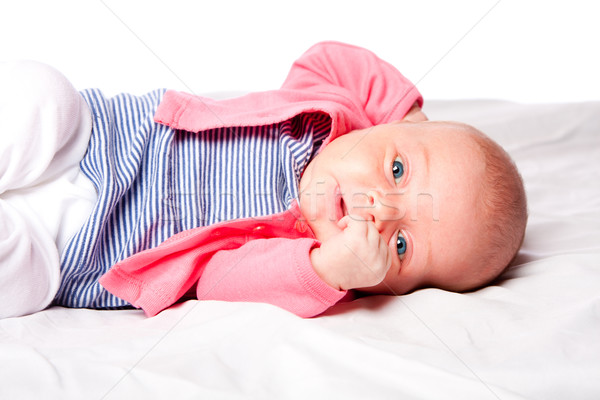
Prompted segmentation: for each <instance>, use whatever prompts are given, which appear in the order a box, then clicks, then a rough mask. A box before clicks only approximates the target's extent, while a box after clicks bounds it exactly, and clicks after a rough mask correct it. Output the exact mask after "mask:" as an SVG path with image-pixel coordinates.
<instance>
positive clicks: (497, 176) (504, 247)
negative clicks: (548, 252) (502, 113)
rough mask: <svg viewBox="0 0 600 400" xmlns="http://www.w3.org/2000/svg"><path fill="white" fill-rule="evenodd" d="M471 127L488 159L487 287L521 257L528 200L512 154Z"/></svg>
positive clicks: (484, 256) (485, 189) (482, 254)
mask: <svg viewBox="0 0 600 400" xmlns="http://www.w3.org/2000/svg"><path fill="white" fill-rule="evenodd" d="M469 128H470V129H469V131H471V133H472V135H471V136H472V138H473V140H474V141H475V143H476V144H477V146H478V147H479V149H480V150H481V152H482V154H483V156H484V159H485V182H484V183H483V185H482V190H481V192H480V200H481V202H482V206H483V207H482V210H481V216H482V219H483V221H484V231H483V245H482V247H483V248H482V249H481V252H480V258H479V261H480V265H482V266H484V267H483V268H482V269H481V270H480V272H481V276H480V278H481V280H482V282H481V284H482V285H483V284H487V283H489V282H491V281H493V280H494V279H496V278H497V277H498V276H499V275H500V274H501V273H502V272H503V271H504V270H505V269H506V268H507V267H508V266H509V265H510V263H511V261H512V260H513V259H514V258H515V256H516V255H517V252H518V251H519V248H520V247H521V245H522V243H523V238H524V236H525V227H526V224H527V198H526V195H525V189H524V185H523V179H522V178H521V175H520V174H519V171H518V170H517V167H516V165H515V163H514V161H513V160H512V159H511V157H510V156H509V155H508V153H507V152H506V151H505V150H504V149H503V148H502V147H501V146H500V145H498V144H497V143H496V142H494V141H493V140H492V139H490V138H489V137H488V136H486V135H485V134H483V133H482V132H480V131H478V130H476V129H475V128H471V127H469Z"/></svg>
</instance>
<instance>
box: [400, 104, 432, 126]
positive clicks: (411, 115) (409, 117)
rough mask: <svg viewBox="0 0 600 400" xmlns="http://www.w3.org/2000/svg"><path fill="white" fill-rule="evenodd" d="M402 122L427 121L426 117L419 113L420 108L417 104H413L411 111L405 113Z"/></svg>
mask: <svg viewBox="0 0 600 400" xmlns="http://www.w3.org/2000/svg"><path fill="white" fill-rule="evenodd" d="M402 121H409V122H423V121H427V116H426V115H425V114H424V113H423V111H421V107H419V105H418V104H417V103H415V104H413V106H412V107H411V109H410V110H409V111H408V113H406V115H405V116H404V118H402Z"/></svg>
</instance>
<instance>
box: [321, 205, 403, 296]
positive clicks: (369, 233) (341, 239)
mask: <svg viewBox="0 0 600 400" xmlns="http://www.w3.org/2000/svg"><path fill="white" fill-rule="evenodd" d="M339 226H340V228H342V229H343V230H342V232H340V233H338V234H337V235H335V236H333V237H331V238H329V239H328V240H326V241H325V242H323V243H322V244H321V247H320V248H316V249H313V250H312V251H311V253H310V260H311V262H312V265H313V268H314V269H315V271H316V272H317V274H318V275H319V276H320V277H321V279H323V280H324V281H325V282H326V283H327V284H328V285H330V286H331V287H334V288H336V289H343V290H348V289H354V288H359V287H370V286H375V285H377V284H378V283H380V282H381V281H383V278H385V274H386V273H387V271H388V269H389V268H390V266H391V264H392V258H391V254H390V250H389V247H388V244H387V243H386V242H385V240H384V238H383V237H382V236H381V235H380V234H379V232H378V231H377V228H376V227H375V224H374V223H373V222H371V221H365V220H363V219H360V218H359V217H356V216H349V215H347V216H345V217H344V218H342V219H341V220H340V221H339Z"/></svg>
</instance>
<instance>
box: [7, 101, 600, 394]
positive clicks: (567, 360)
mask: <svg viewBox="0 0 600 400" xmlns="http://www.w3.org/2000/svg"><path fill="white" fill-rule="evenodd" d="M425 112H426V113H427V114H428V116H429V117H430V119H453V120H460V121H465V122H467V123H471V124H473V125H475V126H477V127H479V128H480V129H482V130H483V131H485V132H487V133H488V134H489V135H490V136H492V137H493V138H494V139H496V140H497V141H498V142H499V143H500V144H502V145H503V146H505V148H506V149H507V150H508V151H509V152H510V153H511V155H512V156H513V157H514V158H515V160H516V162H517V164H518V166H519V168H520V170H521V172H522V174H523V178H524V180H525V183H526V189H527V193H528V197H529V210H530V222H529V226H528V230H527V234H526V239H525V243H524V246H523V249H522V251H521V252H520V254H519V256H518V258H517V260H516V262H515V265H514V266H513V267H511V268H510V269H509V270H508V271H507V272H506V273H505V274H504V275H503V276H502V277H501V279H500V280H499V281H498V282H496V283H495V284H494V285H492V286H490V287H487V288H485V289H481V290H479V291H476V292H473V293H467V294H456V293H450V292H445V291H442V290H436V289H426V290H420V291H417V292H415V293H412V294H409V295H406V296H401V297H388V296H375V297H370V298H364V299H361V300H358V301H355V302H352V303H346V304H340V305H338V306H336V307H334V308H333V309H332V310H331V311H330V312H329V313H327V314H326V315H323V316H320V317H317V318H313V319H301V318H298V317H296V316H294V315H292V314H290V313H288V312H285V311H283V310H280V309H278V308H276V307H274V306H270V305H264V304H245V303H224V302H197V301H188V302H186V303H183V304H180V305H178V306H176V307H173V308H171V309H169V310H166V311H164V312H162V313H161V314H159V315H158V316H156V317H154V318H150V319H148V318H145V317H144V316H143V313H142V312H141V311H137V310H128V311H94V310H76V309H64V308H51V309H49V310H46V311H43V312H40V313H38V314H34V315H30V316H26V317H21V318H11V319H5V320H2V321H0V398H2V399H29V398H31V399H40V398H46V399H49V398H56V399H71V398H72V399H121V398H134V399H137V398H144V399H164V398H173V399H176V398H198V399H199V398H203V399H231V398H234V399H235V398H240V399H241V398H244V399H245V398H261V399H262V398H264V399H288V398H291V399H321V398H350V399H355V398H356V399H415V398H419V399H501V400H509V399H544V400H550V399H557V400H558V399H598V398H600V102H598V103H581V104H556V105H520V104H514V103H507V102H497V101H456V102H450V101H438V102H434V101H430V102H429V103H427V104H426V106H425Z"/></svg>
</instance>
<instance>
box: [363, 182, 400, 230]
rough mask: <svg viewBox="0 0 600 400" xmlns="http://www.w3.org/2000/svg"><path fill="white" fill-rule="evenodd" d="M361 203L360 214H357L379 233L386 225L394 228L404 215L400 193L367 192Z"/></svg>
mask: <svg viewBox="0 0 600 400" xmlns="http://www.w3.org/2000/svg"><path fill="white" fill-rule="evenodd" d="M363 201H364V204H362V205H361V206H360V207H359V209H360V211H361V212H358V213H357V214H359V215H361V216H362V217H364V218H365V219H366V220H367V221H373V222H374V223H375V226H376V227H377V229H378V230H379V232H383V231H384V230H385V228H386V226H388V225H391V226H394V227H396V226H397V224H398V222H399V221H400V220H401V219H402V218H404V216H405V214H406V213H405V210H404V209H403V208H402V204H403V202H402V201H401V194H400V193H382V192H380V191H378V190H369V191H368V192H366V193H365V195H364V197H363Z"/></svg>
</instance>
